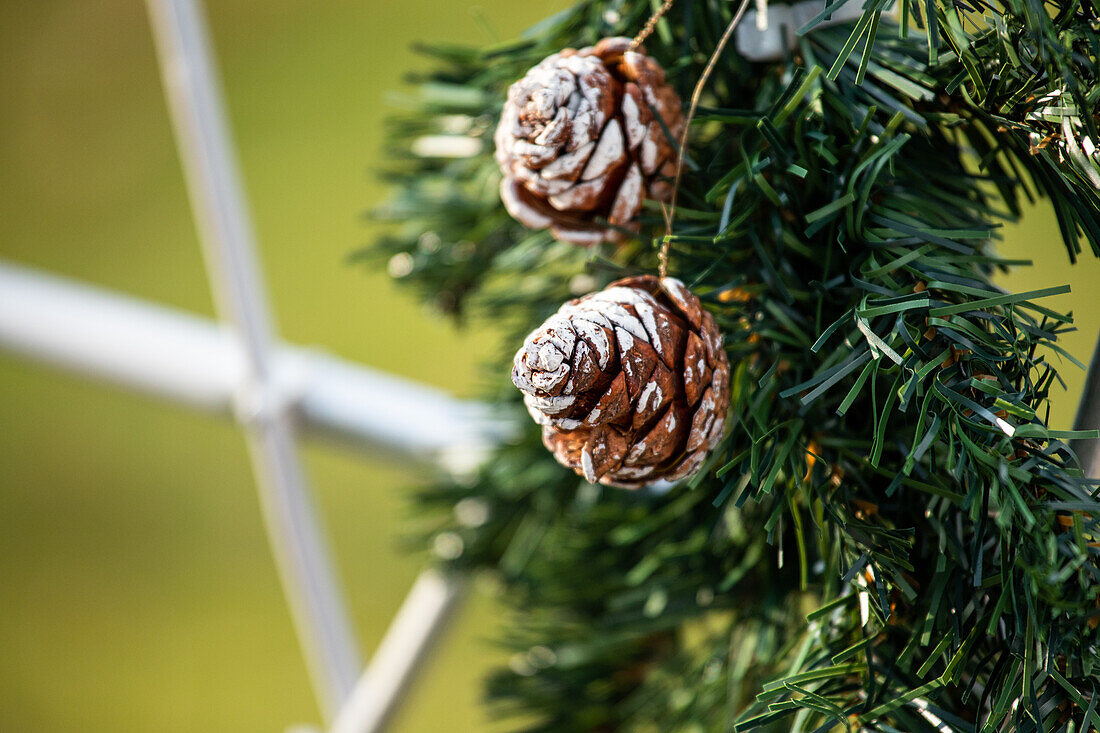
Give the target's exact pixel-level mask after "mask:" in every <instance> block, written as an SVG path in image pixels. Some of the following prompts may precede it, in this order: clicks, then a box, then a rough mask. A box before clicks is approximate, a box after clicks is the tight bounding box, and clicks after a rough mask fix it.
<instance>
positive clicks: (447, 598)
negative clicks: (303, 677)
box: [330, 570, 465, 733]
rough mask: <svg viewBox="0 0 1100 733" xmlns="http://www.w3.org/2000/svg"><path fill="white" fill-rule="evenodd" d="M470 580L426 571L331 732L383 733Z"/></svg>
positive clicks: (387, 632)
mask: <svg viewBox="0 0 1100 733" xmlns="http://www.w3.org/2000/svg"><path fill="white" fill-rule="evenodd" d="M464 585H465V581H464V580H463V579H461V578H457V577H448V576H444V575H442V574H440V573H439V572H438V571H436V570H425V571H424V572H422V573H421V574H420V576H419V577H418V578H417V579H416V582H415V583H414V584H413V587H412V590H410V591H409V595H408V596H406V597H405V601H404V603H402V604H401V608H400V610H398V612H397V615H396V616H395V617H394V620H393V622H392V623H391V624H390V627H389V628H388V629H387V630H386V635H385V637H384V638H383V639H382V643H381V644H379V645H378V649H377V650H376V651H375V653H374V656H373V657H371V660H370V665H369V666H368V667H367V671H366V672H364V673H363V676H362V677H361V678H359V684H357V685H356V686H355V690H354V691H352V693H351V696H350V697H349V698H348V700H347V702H346V703H345V704H344V707H343V708H342V709H341V710H340V714H339V715H338V716H337V717H336V721H335V722H334V723H333V724H332V728H331V729H330V730H331V733H380V731H382V730H385V728H386V725H387V724H388V723H389V722H390V719H391V717H392V716H393V713H394V712H395V711H396V710H397V706H398V705H400V704H401V701H402V698H403V697H404V695H405V693H406V692H407V691H408V689H409V687H410V686H411V683H412V680H413V678H414V677H415V676H416V674H417V672H418V671H419V670H420V667H421V666H422V664H423V662H424V660H425V658H426V656H427V654H428V652H429V651H430V650H431V648H432V647H433V646H434V645H435V642H436V640H437V639H438V638H439V635H440V634H441V633H442V632H443V629H444V628H445V627H446V624H447V621H448V620H449V619H450V618H451V617H452V616H453V615H454V610H455V607H456V606H457V605H458V603H459V601H460V600H461V598H462V593H463V589H464Z"/></svg>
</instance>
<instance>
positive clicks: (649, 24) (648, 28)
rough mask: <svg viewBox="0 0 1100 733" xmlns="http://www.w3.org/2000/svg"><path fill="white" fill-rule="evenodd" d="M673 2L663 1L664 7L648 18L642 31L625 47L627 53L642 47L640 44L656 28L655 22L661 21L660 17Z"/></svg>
mask: <svg viewBox="0 0 1100 733" xmlns="http://www.w3.org/2000/svg"><path fill="white" fill-rule="evenodd" d="M675 1H676V0H665V2H664V5H662V6H661V7H659V8H657V12H655V13H654V14H653V15H651V16H649V20H647V21H646V22H645V25H644V26H642V29H641V30H640V31H638V35H636V36H634V40H633V41H631V42H630V45H629V46H628V47H627V50H628V51H636V50H638V46H640V45H642V42H643V41H645V39H647V38H649V34H650V33H652V32H653V29H654V28H656V27H657V21H658V20H660V19H661V16H662V15H664V14H665V13H667V12H668V9H669V8H671V7H672V3H674V2H675Z"/></svg>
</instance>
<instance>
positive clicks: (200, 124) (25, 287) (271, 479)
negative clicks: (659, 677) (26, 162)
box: [0, 0, 510, 733]
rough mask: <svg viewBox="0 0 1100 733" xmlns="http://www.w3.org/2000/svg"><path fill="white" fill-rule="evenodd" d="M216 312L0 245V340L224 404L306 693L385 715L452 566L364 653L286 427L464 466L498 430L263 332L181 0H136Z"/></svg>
mask: <svg viewBox="0 0 1100 733" xmlns="http://www.w3.org/2000/svg"><path fill="white" fill-rule="evenodd" d="M147 5H148V9H149V14H150V18H151V21H152V28H153V35H154V39H155V42H156V48H157V56H158V59H159V63H160V70H161V75H162V78H163V82H164V87H165V94H166V96H167V101H168V107H169V112H170V115H171V119H172V125H173V128H174V131H175V136H176V143H177V146H178V149H179V153H180V159H181V162H182V165H183V172H184V177H185V179H186V183H187V190H188V195H189V198H190V201H191V207H192V210H193V213H194V217H195V221H196V225H197V228H198V231H199V238H200V241H201V243H202V248H203V254H204V259H205V262H206V269H207V275H208V277H209V279H210V282H211V286H212V289H213V292H214V299H215V304H216V306H217V311H218V314H219V317H220V318H221V319H222V321H223V323H222V324H216V323H211V322H209V321H206V320H205V319H201V318H197V317H195V316H192V315H189V314H185V313H181V312H178V311H174V310H171V309H167V308H164V307H161V306H157V305H153V304H149V303H143V302H140V301H138V300H136V299H133V298H128V297H125V296H120V295H117V294H112V293H108V292H105V291H102V290H98V289H95V288H91V287H88V286H84V285H79V284H76V283H72V282H68V281H65V280H63V279H61V278H57V277H53V276H50V275H45V274H42V273H36V272H34V271H32V270H29V269H26V268H22V267H18V266H15V265H11V264H6V263H3V262H0V347H2V348H7V349H8V350H11V351H14V352H16V353H20V354H23V355H25V356H29V357H32V358H37V359H40V360H42V361H46V362H50V363H53V364H57V365H60V366H64V367H67V368H70V369H73V370H76V371H79V372H82V373H87V374H92V375H96V376H100V377H104V378H107V379H110V380H113V381H115V382H117V383H120V384H123V385H126V386H130V387H134V388H137V389H139V390H142V391H145V392H149V393H152V394H157V395H160V396H163V397H166V398H169V399H173V400H175V401H179V402H183V403H186V404H190V405H193V406H196V407H200V408H203V409H207V410H213V411H217V412H221V413H225V414H231V415H233V416H235V417H236V419H237V420H238V421H239V422H240V424H241V425H242V427H243V428H244V430H245V433H246V435H247V438H248V447H249V453H250V455H251V459H252V464H253V471H254V473H255V475H256V481H257V486H258V489H259V495H260V504H261V508H262V510H263V517H264V522H265V526H266V528H267V534H268V540H269V542H270V544H271V549H272V553H273V555H274V557H275V561H276V565H277V567H278V570H279V575H280V579H281V581H282V584H283V590H284V593H285V595H286V598H287V602H288V605H289V606H290V609H291V613H292V616H293V619H294V624H295V628H296V631H297V634H298V637H299V641H300V644H301V647H302V652H303V655H304V657H305V660H306V663H307V666H308V669H309V673H310V677H311V680H312V683H313V687H314V691H315V693H316V697H317V700H318V705H319V707H320V709H321V713H322V715H323V717H324V720H325V723H326V724H327V725H330V726H331V730H332V731H334V733H335V732H339V733H375V732H376V731H381V730H383V729H384V728H385V726H386V724H387V723H388V722H389V720H390V719H391V718H392V715H393V713H394V711H395V710H396V708H397V705H398V703H399V702H400V700H401V699H402V696H403V693H404V692H405V691H406V690H407V688H408V687H409V685H410V684H411V682H412V680H413V678H414V676H415V674H416V672H417V670H418V668H419V667H420V665H421V663H422V662H423V660H424V659H425V657H426V655H427V652H428V650H429V649H430V648H431V646H432V645H433V643H434V642H435V641H436V640H437V639H438V636H439V633H440V631H441V630H442V628H443V626H444V623H445V621H446V620H447V618H448V617H449V616H450V615H451V614H452V612H453V610H454V609H455V607H456V605H457V603H458V601H459V599H460V598H461V589H462V586H463V581H462V580H461V579H459V578H449V577H444V576H443V575H441V574H439V573H438V572H436V571H434V570H428V571H425V572H424V573H422V574H421V576H420V577H419V578H418V579H417V581H416V582H415V584H414V585H413V588H412V590H411V592H410V593H409V596H408V597H407V599H406V600H405V602H404V604H403V605H402V606H401V609H400V610H399V612H398V614H397V616H396V617H395V619H394V621H393V622H392V624H391V626H390V628H389V629H388V630H387V632H386V634H385V636H384V638H383V640H382V643H381V645H380V646H379V648H378V650H377V652H376V654H375V656H374V659H373V660H372V661H371V663H370V665H369V666H368V667H367V668H366V669H365V670H364V669H363V666H362V663H361V661H360V656H359V643H358V641H357V640H356V638H355V633H354V630H353V628H352V624H351V621H350V615H349V613H348V611H347V606H346V603H345V602H344V597H343V593H342V591H341V589H340V585H339V582H338V576H337V573H336V571H335V569H334V565H333V562H332V558H331V553H330V552H329V548H328V547H327V544H326V541H325V536H326V535H325V532H324V531H323V528H322V527H321V525H320V522H319V520H318V517H317V514H316V512H315V511H314V508H313V501H312V496H311V493H310V490H309V486H308V483H307V481H306V477H305V474H304V471H303V468H302V465H301V462H300V461H299V458H298V453H297V446H296V439H297V433H298V428H299V427H305V428H307V429H314V430H316V431H318V432H320V433H322V434H325V435H328V436H335V437H338V438H340V439H342V440H343V441H345V442H352V443H354V444H357V445H361V446H364V447H367V448H369V449H374V450H380V451H383V452H386V453H390V454H396V455H399V456H401V457H403V458H413V459H417V460H421V461H432V462H435V463H437V464H439V465H442V466H443V467H444V468H447V469H451V470H468V469H469V468H471V467H472V466H474V465H476V464H477V463H478V462H480V460H481V459H482V458H483V457H484V456H485V454H486V452H487V450H488V448H489V447H491V446H492V445H493V444H494V443H495V442H497V441H499V440H500V439H501V438H502V437H503V436H505V435H508V434H509V433H510V426H509V425H508V424H506V423H503V422H500V421H497V420H494V419H493V418H491V416H490V415H489V413H488V411H487V410H486V408H484V407H483V406H481V405H477V404H471V403H464V402H461V401H458V400H455V399H453V398H451V397H449V396H447V395H445V394H443V393H442V392H440V391H439V390H435V389H432V388H429V387H426V386H422V385H418V384H415V383H412V382H409V381H407V380H404V379H400V378H397V377H393V376H389V375H384V374H381V373H379V372H375V371H372V370H369V369H365V368H362V367H358V366H355V365H352V364H350V363H347V362H344V361H341V360H338V359H335V358H333V357H331V356H328V355H325V354H323V353H320V352H317V351H310V350H304V349H299V348H294V347H289V346H286V345H284V344H282V343H280V342H279V341H278V339H277V336H276V329H275V326H274V324H273V320H272V317H271V311H270V308H269V306H268V300H267V295H266V293H265V289H264V286H263V278H262V275H261V270H260V265H259V261H258V258H257V255H256V247H255V237H254V234H253V229H252V224H251V221H250V219H249V216H248V211H247V207H246V205H245V196H244V192H243V187H242V185H241V176H240V173H239V170H238V167H237V163H236V158H235V156H234V152H233V149H232V146H231V143H230V139H231V138H230V135H229V128H228V125H227V123H226V116H225V110H224V105H223V102H222V96H221V90H220V88H219V84H218V80H217V75H216V73H215V63H214V57H213V53H212V50H211V46H210V42H209V40H208V33H207V29H206V24H205V19H204V17H203V14H202V11H201V8H200V7H199V4H198V0H147Z"/></svg>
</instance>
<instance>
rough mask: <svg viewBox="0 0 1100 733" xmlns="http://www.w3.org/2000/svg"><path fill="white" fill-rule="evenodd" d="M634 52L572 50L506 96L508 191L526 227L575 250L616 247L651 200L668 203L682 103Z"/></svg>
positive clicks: (624, 42)
mask: <svg viewBox="0 0 1100 733" xmlns="http://www.w3.org/2000/svg"><path fill="white" fill-rule="evenodd" d="M629 46H630V39H629V38H605V39H603V40H602V41H600V42H599V43H597V44H596V45H595V46H590V47H587V48H582V49H581V50H579V51H577V50H575V49H572V48H567V49H565V50H564V51H561V52H560V53H556V54H554V55H553V56H550V57H548V58H547V59H545V60H544V61H543V62H542V63H540V64H539V65H538V66H536V67H535V68H533V69H531V70H530V71H529V72H527V75H526V76H525V77H523V78H522V79H520V80H519V81H518V82H516V83H515V84H513V85H512V87H511V89H509V90H508V101H507V102H506V103H505V105H504V111H503V113H502V115H501V119H500V124H499V125H498V126H497V130H496V137H495V141H496V157H497V161H498V162H499V163H500V167H501V170H502V171H503V172H504V180H503V181H502V182H501V187H500V193H501V198H502V199H503V201H504V206H505V208H507V209H508V212H509V213H510V214H511V215H512V216H513V217H514V218H515V219H517V220H518V221H519V222H520V223H522V224H524V225H525V226H527V227H530V228H532V229H546V228H548V227H549V228H550V230H551V231H552V232H553V234H554V236H555V237H556V238H558V239H559V240H562V241H564V242H572V243H574V244H580V245H592V244H596V243H597V242H601V241H608V242H617V241H621V240H622V239H624V238H625V234H624V232H623V230H628V231H635V230H637V224H636V223H635V221H634V219H635V217H636V216H637V215H638V211H639V210H640V209H641V208H642V200H643V199H644V198H645V197H646V196H648V197H649V198H652V199H656V200H658V201H666V200H668V197H669V195H670V194H671V192H672V186H671V184H670V182H669V181H668V179H669V178H671V177H672V175H673V174H674V173H675V169H676V146H675V144H674V142H673V141H674V140H679V138H680V134H681V132H682V131H683V129H684V117H683V112H682V110H681V105H680V97H679V96H678V95H677V94H676V91H675V90H674V89H673V88H672V87H671V86H669V85H668V84H666V83H665V72H664V69H662V68H661V66H660V64H658V63H657V62H656V61H655V60H654V59H652V58H650V57H649V56H646V55H645V52H644V51H642V50H641V49H640V48H639V49H638V50H636V51H629V50H627V49H628V47H629ZM658 118H659V119H658ZM662 122H663V123H664V126H663V127H662ZM666 128H667V131H666ZM669 134H671V136H672V140H670V139H669Z"/></svg>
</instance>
